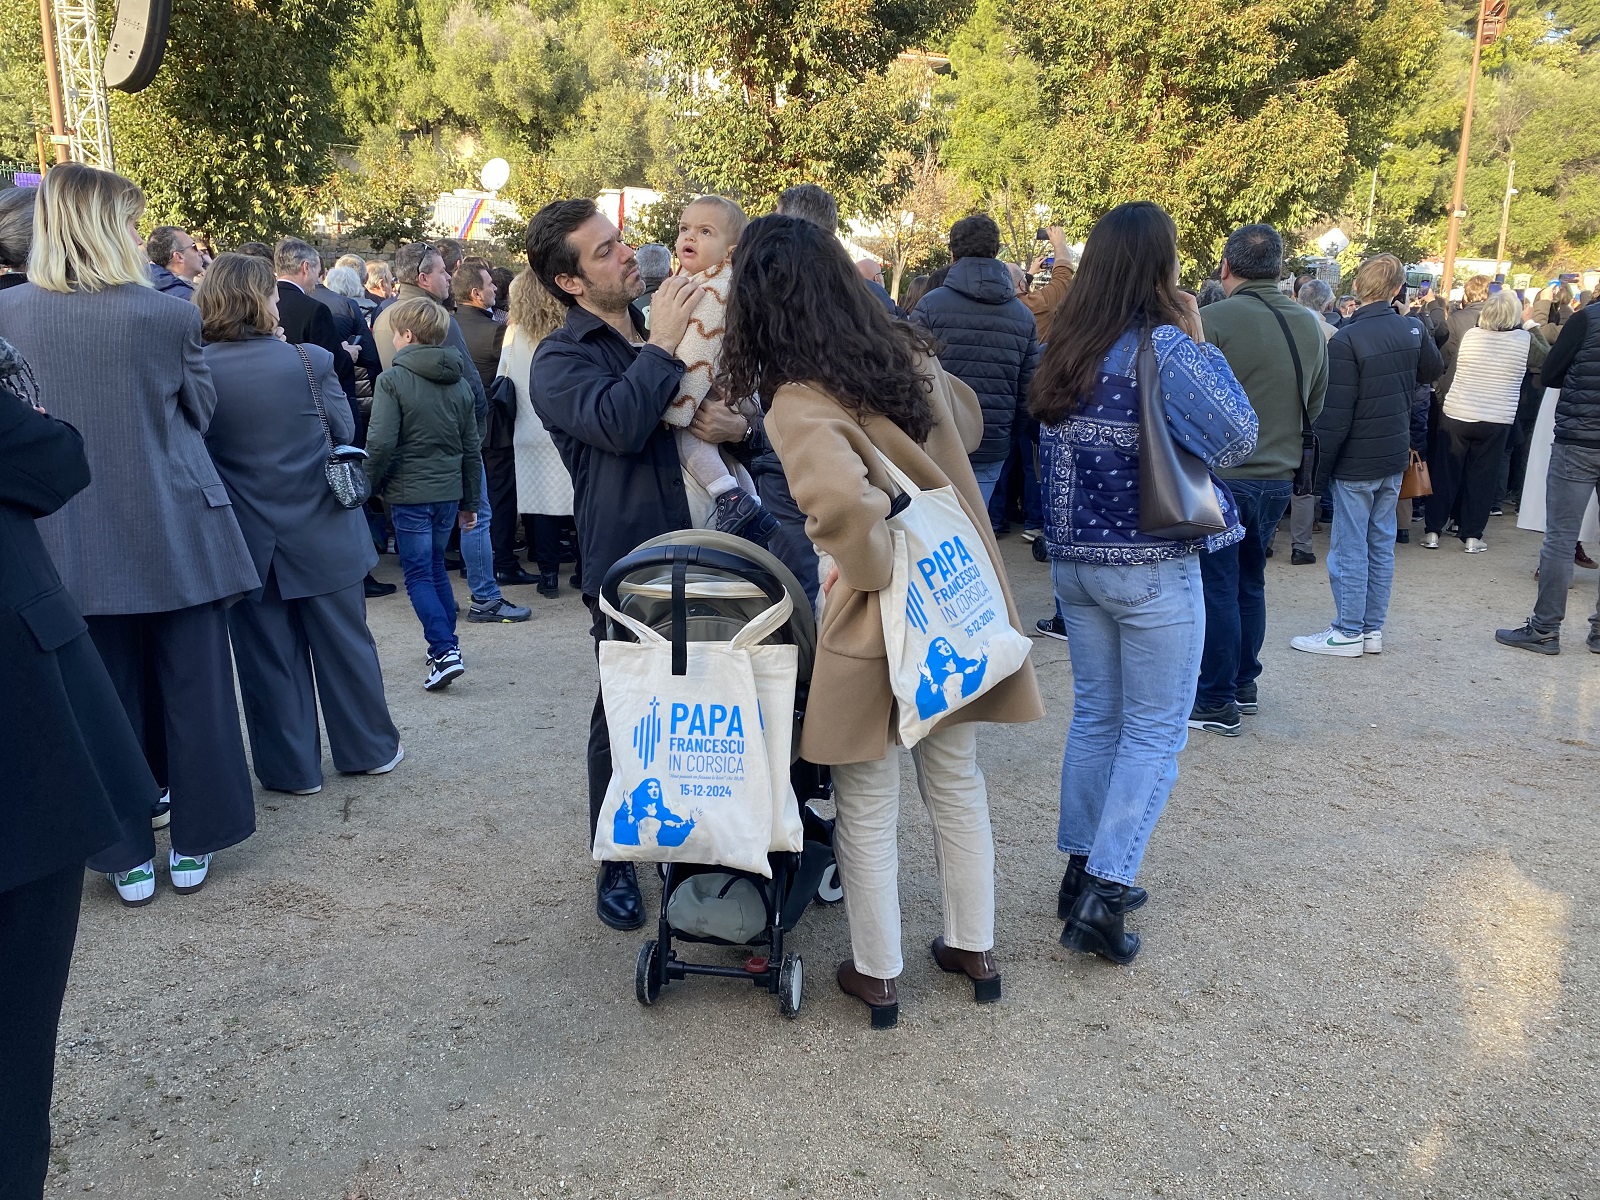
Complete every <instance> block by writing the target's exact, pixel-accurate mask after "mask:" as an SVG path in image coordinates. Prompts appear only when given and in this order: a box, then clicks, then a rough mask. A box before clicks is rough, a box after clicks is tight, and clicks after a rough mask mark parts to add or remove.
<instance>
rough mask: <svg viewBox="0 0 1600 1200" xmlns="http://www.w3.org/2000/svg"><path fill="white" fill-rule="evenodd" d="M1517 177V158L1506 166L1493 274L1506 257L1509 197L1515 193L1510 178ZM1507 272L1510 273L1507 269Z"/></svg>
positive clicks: (1509, 211) (1509, 215)
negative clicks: (1498, 239) (1503, 199)
mask: <svg viewBox="0 0 1600 1200" xmlns="http://www.w3.org/2000/svg"><path fill="white" fill-rule="evenodd" d="M1516 177H1517V160H1516V159H1514V158H1513V159H1511V160H1510V162H1509V163H1508V164H1507V166H1506V199H1505V203H1504V204H1502V205H1501V206H1500V243H1499V245H1497V246H1496V247H1495V251H1494V270H1495V274H1496V275H1498V274H1499V273H1500V264H1501V263H1502V262H1504V261H1505V257H1506V231H1507V230H1508V229H1510V227H1511V197H1513V196H1515V195H1516V194H1517V189H1516V188H1514V187H1512V186H1511V182H1512V180H1514V179H1516ZM1507 274H1510V272H1509V271H1508V272H1507Z"/></svg>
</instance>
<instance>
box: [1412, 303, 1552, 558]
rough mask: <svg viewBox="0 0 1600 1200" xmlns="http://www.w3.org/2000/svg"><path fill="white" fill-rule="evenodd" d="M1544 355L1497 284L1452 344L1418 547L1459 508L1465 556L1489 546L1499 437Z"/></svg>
mask: <svg viewBox="0 0 1600 1200" xmlns="http://www.w3.org/2000/svg"><path fill="white" fill-rule="evenodd" d="M1549 353H1550V346H1549V343H1547V342H1546V341H1545V340H1544V338H1542V337H1540V336H1539V333H1538V331H1537V330H1535V329H1524V328H1523V327H1522V301H1521V300H1520V299H1519V298H1518V297H1517V294H1516V293H1515V292H1513V291H1512V290H1511V289H1510V288H1503V289H1501V290H1500V291H1498V292H1496V293H1495V294H1494V295H1492V296H1490V297H1488V298H1487V299H1486V300H1484V302H1483V307H1482V309H1481V310H1480V311H1479V313H1478V324H1477V326H1476V327H1474V328H1472V329H1469V330H1467V331H1466V333H1465V334H1463V335H1462V338H1461V342H1460V345H1458V346H1457V347H1456V357H1455V373H1454V374H1453V375H1452V377H1451V380H1450V387H1449V389H1448V390H1447V391H1446V392H1445V393H1444V403H1443V410H1442V413H1441V415H1440V418H1439V437H1438V441H1437V443H1436V444H1435V446H1434V452H1433V461H1432V462H1431V463H1429V464H1428V473H1429V475H1431V476H1432V477H1433V495H1431V496H1429V497H1428V508H1427V513H1428V515H1427V529H1426V532H1424V534H1423V536H1422V548H1423V549H1424V550H1437V549H1438V548H1439V534H1440V533H1441V532H1442V531H1443V530H1444V527H1445V522H1446V521H1448V520H1449V519H1450V516H1451V514H1452V513H1456V514H1458V516H1457V527H1458V530H1459V532H1458V534H1457V536H1458V537H1460V539H1461V541H1462V542H1463V543H1464V546H1463V549H1465V550H1466V552H1467V553H1468V554H1481V553H1483V551H1485V550H1487V549H1488V548H1489V544H1488V543H1487V542H1485V541H1484V540H1483V534H1484V530H1485V528H1486V527H1487V526H1488V524H1489V510H1490V509H1491V508H1492V507H1493V506H1494V495H1495V487H1496V485H1497V484H1498V482H1499V478H1500V460H1501V458H1502V457H1503V456H1504V454H1505V448H1506V439H1507V438H1508V437H1510V435H1511V423H1512V422H1513V421H1515V420H1516V419H1517V402H1518V401H1519V400H1520V399H1521V397H1522V380H1523V377H1524V376H1526V375H1527V373H1528V372H1529V371H1537V370H1538V369H1539V367H1540V366H1541V365H1542V364H1543V363H1544V360H1545V356H1546V355H1547V354H1549Z"/></svg>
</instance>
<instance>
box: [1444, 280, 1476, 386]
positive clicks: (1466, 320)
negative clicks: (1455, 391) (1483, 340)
mask: <svg viewBox="0 0 1600 1200" xmlns="http://www.w3.org/2000/svg"><path fill="white" fill-rule="evenodd" d="M1482 312H1483V301H1482V300H1480V301H1478V302H1477V303H1476V304H1466V305H1462V306H1461V307H1460V308H1456V309H1452V310H1451V311H1450V313H1449V314H1448V315H1447V316H1446V317H1445V319H1444V325H1443V327H1442V328H1443V330H1444V332H1445V339H1444V341H1442V342H1440V343H1439V353H1440V355H1441V356H1442V357H1443V359H1444V373H1443V374H1442V375H1440V376H1439V382H1437V383H1436V384H1434V385H1433V390H1434V391H1435V392H1437V393H1438V394H1439V395H1440V396H1448V395H1449V394H1450V385H1451V384H1452V383H1454V382H1455V378H1456V356H1457V355H1458V354H1460V353H1461V339H1462V338H1464V337H1466V336H1467V330H1469V329H1476V328H1477V327H1478V317H1479V315H1480V314H1482Z"/></svg>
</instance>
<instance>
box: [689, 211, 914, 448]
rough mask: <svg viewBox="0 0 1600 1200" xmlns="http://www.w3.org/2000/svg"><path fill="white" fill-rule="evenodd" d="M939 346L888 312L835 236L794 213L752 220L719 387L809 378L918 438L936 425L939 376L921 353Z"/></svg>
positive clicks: (754, 388)
mask: <svg viewBox="0 0 1600 1200" xmlns="http://www.w3.org/2000/svg"><path fill="white" fill-rule="evenodd" d="M932 353H933V344H932V343H931V342H930V341H929V340H928V338H927V337H926V336H925V335H924V334H923V333H922V332H921V331H920V330H918V329H916V328H914V327H913V326H912V325H910V324H909V323H907V322H905V321H902V320H898V319H897V318H894V317H891V316H890V315H889V313H888V311H887V310H885V308H884V307H883V303H882V301H880V300H879V299H878V297H877V296H875V295H873V293H872V292H870V291H869V290H868V289H867V285H866V282H865V281H864V280H863V279H862V278H861V276H860V274H859V273H857V271H856V269H855V265H854V264H853V263H851V261H850V259H849V257H848V256H847V255H846V254H845V252H844V247H843V246H841V245H840V244H839V241H838V239H837V238H834V237H831V236H829V235H828V234H827V233H825V232H824V231H823V230H822V229H820V228H818V227H817V226H816V225H813V224H812V223H811V222H809V221H804V220H801V219H799V218H797V217H782V216H771V217H761V218H759V219H757V220H754V221H751V222H750V224H749V225H748V226H747V227H746V228H745V231H744V233H743V235H742V236H741V237H740V238H739V245H738V247H737V248H736V249H735V250H734V252H733V277H732V279H731V281H730V283H729V291H728V310H727V333H726V335H725V336H724V338H723V341H722V365H721V367H720V369H719V370H718V373H717V385H718V387H719V388H720V389H721V391H722V394H723V395H724V396H729V397H734V398H737V397H741V396H760V397H761V400H762V404H763V406H764V407H771V405H772V397H773V396H774V395H775V394H776V393H777V390H778V389H779V388H780V387H782V386H783V385H784V384H786V383H809V384H815V385H816V386H817V387H819V388H822V389H824V390H826V391H827V392H828V393H829V394H830V395H832V396H834V397H835V398H836V399H838V401H839V403H840V404H842V405H844V406H845V407H846V408H848V409H850V410H852V411H853V412H854V413H855V414H856V417H857V419H858V420H859V419H860V418H861V417H863V416H864V415H866V414H867V413H877V414H879V415H881V416H885V417H888V418H889V420H891V421H893V422H894V423H895V424H896V425H898V426H899V427H900V428H901V429H903V430H904V431H905V432H906V434H907V435H908V436H910V437H911V438H912V439H913V440H915V441H916V442H917V443H919V444H920V443H923V442H925V441H927V440H928V433H929V431H930V430H932V429H933V421H934V415H933V406H932V404H931V402H930V401H929V399H928V397H929V395H930V394H931V393H932V391H933V382H932V380H931V379H930V378H929V377H928V376H927V375H926V374H923V373H921V372H919V371H918V369H917V364H916V360H917V356H919V355H923V354H932Z"/></svg>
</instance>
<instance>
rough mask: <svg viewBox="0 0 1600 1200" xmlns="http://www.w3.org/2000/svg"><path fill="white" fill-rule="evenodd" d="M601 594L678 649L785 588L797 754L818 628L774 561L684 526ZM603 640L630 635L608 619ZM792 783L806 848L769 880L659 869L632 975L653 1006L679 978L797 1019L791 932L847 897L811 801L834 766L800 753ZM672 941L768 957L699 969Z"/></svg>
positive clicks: (723, 636) (625, 564)
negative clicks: (720, 986) (710, 981)
mask: <svg viewBox="0 0 1600 1200" xmlns="http://www.w3.org/2000/svg"><path fill="white" fill-rule="evenodd" d="M602 591H603V593H604V595H605V598H606V600H607V601H608V602H609V603H610V604H611V605H612V606H613V607H615V608H616V609H617V610H618V611H620V612H623V613H625V614H627V615H628V616H630V617H632V618H634V619H636V620H638V621H640V622H642V623H643V624H645V625H648V626H650V627H651V628H652V629H654V630H656V631H657V632H659V633H661V634H662V635H663V636H666V637H669V638H671V639H672V640H673V642H674V643H675V644H676V645H679V646H681V645H683V644H685V643H687V642H692V641H701V642H726V641H729V640H730V639H731V638H732V637H733V636H734V634H735V633H737V632H738V631H739V630H740V629H742V628H743V627H744V626H745V625H746V624H747V623H748V622H749V621H751V620H752V619H753V618H755V617H756V616H757V615H758V614H760V613H761V612H762V611H763V610H765V609H767V608H769V607H770V606H771V605H773V604H775V603H777V602H778V601H779V600H780V599H781V598H782V596H783V595H784V593H786V592H787V593H788V595H789V597H790V598H791V599H792V600H793V601H794V613H793V615H792V616H791V617H790V618H789V620H788V621H787V622H786V623H785V624H784V625H783V626H782V627H781V628H779V629H778V630H777V631H776V632H775V633H773V634H771V635H770V636H769V637H768V639H767V641H768V642H777V643H784V644H792V645H794V646H795V647H796V648H797V650H798V659H799V670H798V679H797V681H796V687H795V713H794V721H795V738H794V745H795V746H796V747H798V746H799V744H800V739H799V725H800V722H801V721H802V720H803V718H804V714H805V705H806V694H807V690H808V686H809V682H810V678H811V666H812V661H813V659H814V657H815V654H816V637H817V635H816V625H815V622H814V621H813V619H812V616H811V605H810V602H809V601H808V600H807V599H806V594H805V591H804V589H803V588H802V587H801V586H800V583H799V581H798V580H796V579H795V577H794V575H793V574H791V573H790V571H789V570H788V568H786V567H785V566H784V565H783V564H782V563H781V562H779V561H778V560H777V558H775V557H774V556H773V555H772V554H770V553H769V552H767V551H766V550H765V549H763V548H761V547H760V546H757V545H755V544H754V543H753V542H749V541H746V540H745V539H743V538H739V537H734V536H732V535H729V534H725V533H718V532H716V531H715V530H704V529H691V530H682V531H679V532H676V533H670V534H665V535H663V536H661V537H658V538H653V539H652V540H650V541H648V542H645V543H644V544H643V545H641V546H640V547H639V548H638V549H637V550H635V551H633V553H631V554H629V555H627V556H626V557H624V558H622V559H620V560H618V562H617V563H616V565H615V566H613V567H612V568H611V570H610V571H608V572H607V573H606V578H605V581H604V583H603V584H602ZM606 636H607V637H608V638H628V637H630V636H631V635H629V634H628V633H627V632H626V631H625V630H623V629H621V628H620V627H619V626H618V625H617V624H616V622H614V621H612V622H608V625H607V632H606ZM797 753H798V752H797ZM790 779H791V781H792V783H793V784H794V791H795V796H796V798H797V799H798V801H799V803H800V814H801V822H802V824H803V826H804V830H805V838H804V850H803V852H802V853H798V854H790V853H776V854H771V855H769V856H768V865H769V866H770V868H771V870H772V878H771V879H765V878H763V877H761V876H760V875H756V874H753V873H750V872H747V871H738V870H731V869H729V868H726V867H721V866H704V865H700V864H692V863H661V864H658V867H659V870H660V873H661V880H662V884H661V915H660V918H659V921H658V927H657V933H656V936H655V938H653V939H651V940H650V941H648V942H646V943H645V944H644V946H643V947H642V948H641V949H640V951H639V962H638V968H637V970H636V972H635V976H634V990H635V994H636V995H637V997H638V1000H639V1003H640V1004H645V1005H650V1004H654V1003H655V1002H656V1000H657V999H658V998H659V997H660V995H661V991H662V989H663V988H665V987H666V986H667V984H669V983H671V982H672V981H674V980H681V979H685V978H687V977H688V976H690V975H715V976H721V977H723V978H726V979H748V980H749V981H750V982H751V983H753V984H755V986H756V987H758V988H763V989H765V990H766V991H768V992H770V993H773V994H774V995H776V996H777V997H778V1010H779V1011H780V1012H782V1013H783V1014H784V1015H785V1016H790V1017H792V1016H795V1015H796V1014H797V1013H798V1012H799V1011H800V1000H801V992H802V989H803V987H804V976H803V968H802V965H801V960H800V956H799V955H798V954H795V953H792V952H788V951H785V949H784V935H785V934H787V933H789V932H791V931H792V930H793V929H794V927H795V925H796V924H797V923H798V922H799V920H800V917H801V916H802V915H803V914H804V912H805V910H806V908H807V907H808V906H809V905H810V903H811V901H812V900H813V899H816V900H818V901H820V902H821V903H824V904H835V903H838V901H839V900H841V899H843V896H844V893H843V891H842V889H841V888H840V886H839V880H838V870H837V868H836V867H835V865H834V860H833V822H832V821H831V820H828V819H826V818H824V817H822V816H821V815H819V814H818V813H817V811H816V810H815V809H813V808H812V807H811V805H810V804H809V803H808V801H811V800H825V799H827V797H828V795H829V782H828V777H827V771H826V768H823V767H818V766H815V765H813V764H811V763H808V762H805V761H804V760H802V759H799V758H798V757H796V759H795V760H794V762H793V763H792V764H791V767H790ZM675 942H679V943H682V942H701V943H707V944H711V945H719V946H749V947H752V949H753V950H758V951H760V952H759V953H752V954H751V955H750V957H749V958H748V959H747V960H746V962H745V963H744V964H743V965H742V966H733V965H719V964H714V963H695V962H688V961H685V960H683V959H681V958H679V957H678V950H677V949H676V947H675V945H674V943H675Z"/></svg>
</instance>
